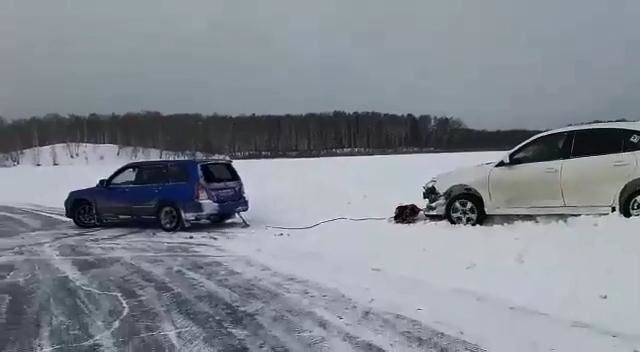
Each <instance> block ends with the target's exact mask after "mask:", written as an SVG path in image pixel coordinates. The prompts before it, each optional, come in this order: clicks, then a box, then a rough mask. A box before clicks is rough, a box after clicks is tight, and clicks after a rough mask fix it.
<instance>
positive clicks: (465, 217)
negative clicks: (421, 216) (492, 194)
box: [445, 194, 485, 226]
mask: <svg viewBox="0 0 640 352" xmlns="http://www.w3.org/2000/svg"><path fill="white" fill-rule="evenodd" d="M445 210H446V216H447V220H449V222H450V223H452V224H453V225H471V226H474V225H480V224H482V222H483V221H484V218H485V212H484V208H483V206H482V201H481V200H480V199H479V198H478V197H477V196H475V195H473V194H461V195H458V196H455V197H453V198H451V199H450V200H449V202H447V207H446V209H445Z"/></svg>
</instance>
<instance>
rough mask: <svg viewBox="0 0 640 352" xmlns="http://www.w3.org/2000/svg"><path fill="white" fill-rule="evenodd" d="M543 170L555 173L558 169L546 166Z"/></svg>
mask: <svg viewBox="0 0 640 352" xmlns="http://www.w3.org/2000/svg"><path fill="white" fill-rule="evenodd" d="M544 172H546V173H548V174H555V173H557V172H558V169H556V168H555V167H548V168H546V169H544Z"/></svg>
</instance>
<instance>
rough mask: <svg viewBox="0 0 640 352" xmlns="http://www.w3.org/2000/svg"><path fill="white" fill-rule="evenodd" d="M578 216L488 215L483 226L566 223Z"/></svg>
mask: <svg viewBox="0 0 640 352" xmlns="http://www.w3.org/2000/svg"><path fill="white" fill-rule="evenodd" d="M578 216H579V215H490V216H487V219H486V220H485V221H484V224H483V226H502V225H513V224H515V223H523V222H524V223H536V224H549V223H554V222H566V221H567V220H569V219H571V218H575V217H578Z"/></svg>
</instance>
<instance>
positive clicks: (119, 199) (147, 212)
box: [64, 159, 249, 231]
mask: <svg viewBox="0 0 640 352" xmlns="http://www.w3.org/2000/svg"><path fill="white" fill-rule="evenodd" d="M64 205H65V211H66V216H67V217H69V218H71V219H73V221H74V222H75V224H76V225H78V226H79V227H83V228H91V227H97V226H100V225H101V224H104V223H109V222H121V221H127V220H129V221H132V220H154V221H157V223H158V225H159V226H160V227H161V228H162V229H163V230H165V231H177V230H179V229H181V228H182V227H188V226H189V225H190V223H191V222H193V221H203V220H209V221H211V222H223V221H226V220H228V219H230V218H232V217H234V216H235V215H236V214H238V213H241V212H245V211H247V210H248V209H249V203H248V201H247V198H246V197H245V194H244V187H243V185H242V181H241V180H240V176H239V175H238V172H237V171H236V170H235V169H234V167H233V165H232V164H231V161H230V160H224V159H223V160H208V161H198V160H172V161H145V162H135V163H130V164H127V165H125V166H123V167H122V168H120V169H119V170H117V171H116V172H115V173H114V174H113V175H111V177H109V178H108V179H106V180H100V182H98V185H97V186H96V187H93V188H88V189H83V190H78V191H73V192H71V193H69V197H68V198H67V200H66V201H65V203H64Z"/></svg>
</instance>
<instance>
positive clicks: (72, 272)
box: [43, 246, 129, 351]
mask: <svg viewBox="0 0 640 352" xmlns="http://www.w3.org/2000/svg"><path fill="white" fill-rule="evenodd" d="M44 252H45V253H46V254H47V255H49V256H50V258H51V263H52V264H53V265H54V266H55V267H56V268H57V269H58V270H59V271H61V272H62V273H63V274H64V275H65V276H66V277H68V278H69V280H71V281H72V282H73V283H74V284H75V285H76V286H78V287H79V288H81V289H83V290H85V291H87V292H92V293H95V294H98V295H107V296H112V297H115V298H116V299H117V300H118V301H119V302H120V305H121V306H122V312H121V313H120V315H119V316H118V318H117V319H116V320H115V321H114V322H113V323H112V324H111V327H110V328H108V329H107V330H105V331H103V332H101V333H99V334H97V335H95V336H94V337H93V338H92V339H89V340H87V341H84V342H82V343H79V344H74V345H71V346H67V345H63V346H52V347H50V348H48V349H44V350H43V351H53V350H56V349H59V348H68V347H79V346H89V345H92V344H94V343H96V342H100V343H101V344H102V345H103V346H104V347H105V348H106V349H108V350H115V345H114V341H113V336H111V335H112V333H113V332H114V331H115V330H116V329H117V328H118V327H119V326H120V322H121V321H122V319H124V317H125V316H127V314H129V305H128V304H127V301H126V300H125V299H124V297H123V295H122V294H121V293H120V292H109V291H100V290H98V289H95V288H93V287H89V286H88V283H87V281H86V280H85V279H84V278H83V276H82V274H81V273H80V272H79V271H78V270H77V269H76V268H75V267H74V266H73V265H72V264H71V263H70V262H69V260H67V259H65V258H64V257H61V256H59V255H58V254H57V253H56V252H55V250H53V249H52V248H51V247H50V246H45V247H44Z"/></svg>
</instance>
